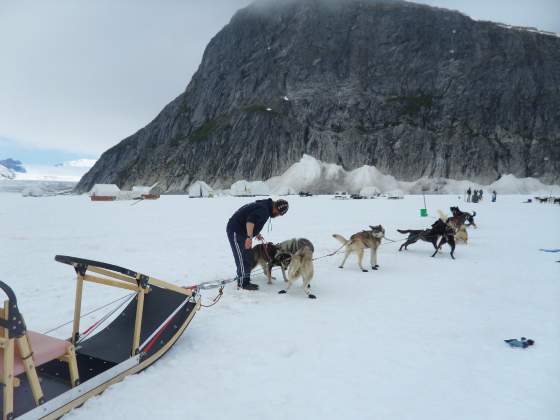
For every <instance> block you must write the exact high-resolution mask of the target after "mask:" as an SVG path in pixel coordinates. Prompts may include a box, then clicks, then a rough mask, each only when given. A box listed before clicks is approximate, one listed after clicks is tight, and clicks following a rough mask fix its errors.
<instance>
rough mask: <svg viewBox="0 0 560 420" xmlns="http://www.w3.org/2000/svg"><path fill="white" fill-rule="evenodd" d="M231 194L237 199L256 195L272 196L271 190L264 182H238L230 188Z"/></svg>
mask: <svg viewBox="0 0 560 420" xmlns="http://www.w3.org/2000/svg"><path fill="white" fill-rule="evenodd" d="M229 191H230V194H231V195H235V196H237V197H254V196H256V195H270V189H269V188H268V185H266V184H265V183H264V182H262V181H253V182H249V181H245V180H241V181H237V182H236V183H234V184H233V185H232V186H231V188H230V190H229Z"/></svg>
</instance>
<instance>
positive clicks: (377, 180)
mask: <svg viewBox="0 0 560 420" xmlns="http://www.w3.org/2000/svg"><path fill="white" fill-rule="evenodd" d="M243 182H245V181H243ZM266 183H267V184H268V186H269V187H270V189H271V190H272V191H274V192H277V191H297V192H299V191H310V192H312V193H319V194H332V193H333V192H334V191H348V192H349V193H350V194H357V193H360V194H361V195H364V194H362V193H361V191H362V189H364V188H369V187H373V188H375V189H376V191H378V192H382V193H388V192H391V191H396V190H400V191H401V193H402V194H422V193H438V194H463V193H464V192H465V191H466V190H467V189H468V188H469V187H470V188H471V189H486V190H496V192H497V193H498V194H529V193H542V192H546V193H547V194H559V193H560V186H558V185H546V184H543V183H542V182H541V181H539V180H538V179H535V178H517V177H515V176H514V175H511V174H505V175H502V176H501V177H500V179H498V180H497V181H495V182H493V183H491V184H489V185H481V184H478V183H475V182H471V181H468V180H461V181H459V180H454V179H447V178H428V177H422V178H420V179H418V180H416V181H399V180H397V179H396V178H395V177H393V176H391V175H387V174H384V173H382V172H381V171H379V170H378V169H377V168H376V167H375V166H368V165H364V166H362V167H360V168H357V169H354V170H351V171H345V170H344V168H342V166H339V165H336V164H333V163H325V162H321V161H319V160H317V159H315V158H313V157H312V156H309V155H303V157H302V158H301V160H300V161H299V162H296V163H294V164H293V165H292V166H290V167H289V168H288V169H287V170H286V172H284V173H283V174H282V175H279V176H275V177H272V178H270V179H268V180H267V181H266ZM234 185H235V184H234Z"/></svg>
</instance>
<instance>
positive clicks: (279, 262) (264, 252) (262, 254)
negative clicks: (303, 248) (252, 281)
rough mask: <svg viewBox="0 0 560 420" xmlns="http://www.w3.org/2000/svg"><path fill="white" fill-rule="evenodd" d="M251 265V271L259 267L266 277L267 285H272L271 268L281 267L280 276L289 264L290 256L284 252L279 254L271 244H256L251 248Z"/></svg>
mask: <svg viewBox="0 0 560 420" xmlns="http://www.w3.org/2000/svg"><path fill="white" fill-rule="evenodd" d="M252 253H253V263H252V266H251V271H253V270H254V269H255V268H256V267H257V266H260V267H261V268H262V270H263V273H264V274H265V275H266V278H267V283H268V284H272V279H273V278H274V277H272V268H273V267H281V268H282V274H284V270H285V267H287V266H288V264H289V263H290V258H291V255H290V254H288V253H285V252H280V251H279V250H278V247H277V246H276V245H274V244H273V243H272V242H268V243H266V244H258V245H255V246H254V247H253V248H252ZM284 277H285V275H284Z"/></svg>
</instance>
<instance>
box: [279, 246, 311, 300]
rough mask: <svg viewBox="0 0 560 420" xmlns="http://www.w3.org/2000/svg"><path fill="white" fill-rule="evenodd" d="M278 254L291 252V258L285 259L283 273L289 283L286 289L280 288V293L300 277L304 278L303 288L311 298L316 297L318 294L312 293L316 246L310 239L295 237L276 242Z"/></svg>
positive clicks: (285, 291) (286, 290)
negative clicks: (286, 271)
mask: <svg viewBox="0 0 560 420" xmlns="http://www.w3.org/2000/svg"><path fill="white" fill-rule="evenodd" d="M276 247H277V253H278V254H283V255H285V254H289V255H291V258H290V259H289V260H288V259H283V264H282V275H283V276H284V281H285V282H287V283H288V285H287V287H286V289H285V290H280V292H278V293H287V292H288V289H289V288H290V287H291V286H292V283H293V282H294V281H296V280H297V279H298V278H299V277H301V278H302V279H303V290H304V291H305V293H306V294H307V297H309V298H310V299H315V298H316V296H315V295H313V294H311V291H310V288H311V285H310V283H311V279H313V252H314V251H315V247H314V246H313V244H312V243H311V241H310V240H309V239H306V238H293V239H289V240H287V241H284V242H280V243H279V244H276ZM286 267H287V270H288V277H286V273H285V270H286Z"/></svg>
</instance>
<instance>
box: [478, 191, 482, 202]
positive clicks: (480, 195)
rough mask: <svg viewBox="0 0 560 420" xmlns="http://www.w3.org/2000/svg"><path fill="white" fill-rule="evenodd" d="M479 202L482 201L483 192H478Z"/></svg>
mask: <svg viewBox="0 0 560 420" xmlns="http://www.w3.org/2000/svg"><path fill="white" fill-rule="evenodd" d="M478 201H482V190H479V191H478Z"/></svg>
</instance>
